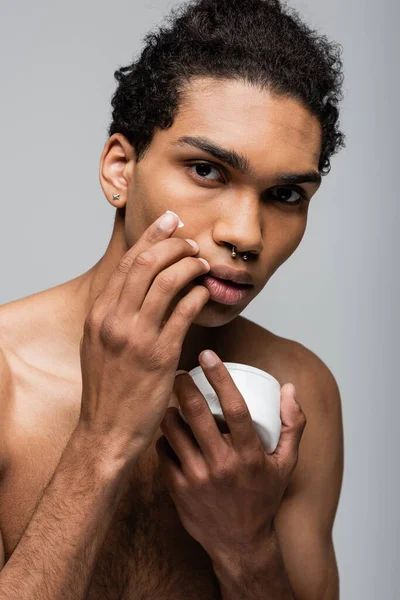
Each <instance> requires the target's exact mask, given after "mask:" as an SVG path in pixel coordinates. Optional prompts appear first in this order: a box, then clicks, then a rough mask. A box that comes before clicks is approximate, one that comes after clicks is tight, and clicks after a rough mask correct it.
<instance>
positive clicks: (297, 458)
mask: <svg viewBox="0 0 400 600" xmlns="http://www.w3.org/2000/svg"><path fill="white" fill-rule="evenodd" d="M116 77H117V79H118V81H119V86H118V89H117V91H116V93H115V95H114V98H113V107H114V111H113V121H112V124H111V126H110V130H109V133H110V137H109V139H108V141H107V143H106V145H105V147H104V149H103V153H102V156H101V162H100V182H101V185H102V189H103V191H104V194H105V197H106V198H107V200H108V201H109V202H110V203H111V205H112V206H113V207H115V208H116V209H117V212H116V217H115V224H114V229H113V233H112V237H111V241H110V243H109V245H108V248H107V250H106V252H105V254H104V256H103V257H102V258H101V259H100V260H99V262H98V263H97V264H95V265H94V266H93V267H92V268H91V269H90V270H89V271H87V272H86V273H84V274H83V275H80V276H79V277H77V278H75V279H73V280H71V281H68V282H66V283H63V284H61V285H58V286H56V287H54V288H52V289H49V290H45V291H43V292H40V293H38V294H34V295H33V296H29V297H27V298H23V299H20V300H18V301H15V302H11V303H9V304H7V305H4V306H2V307H1V311H0V332H1V333H0V339H1V353H0V358H1V360H0V363H1V377H0V397H1V403H0V406H1V415H2V419H1V438H0V439H1V446H0V448H1V456H0V459H1V473H2V476H1V486H0V528H1V532H2V540H3V546H4V550H3V561H2V563H3V565H4V566H3V568H2V570H1V572H0V600H5V599H7V600H8V599H11V598H14V599H15V598H18V599H19V600H25V599H28V598H29V599H33V598H40V599H41V600H50V599H54V598H63V599H68V600H70V599H83V598H88V599H89V600H95V599H97V600H103V599H106V598H110V599H111V598H113V599H114V598H124V599H132V600H133V599H135V600H138V599H139V598H140V599H141V598H143V599H144V598H146V599H154V600H155V599H157V600H163V599H167V598H168V599H174V600H183V599H184V598H193V599H196V600H205V599H207V600H210V599H211V598H215V599H217V598H223V599H224V600H227V599H229V600H237V599H239V598H240V599H242V598H249V599H254V600H257V599H261V598H263V599H264V598H274V599H275V598H277V599H278V598H279V599H281V598H285V599H288V598H291V599H293V598H296V599H297V600H303V599H304V600H311V599H318V600H322V599H323V600H333V599H337V598H338V595H339V591H338V590H339V581H338V571H337V565H336V560H335V553H334V548H333V544H332V526H333V522H334V518H335V514H336V509H337V505H338V501H339V495H340V488H341V482H342V472H343V435H342V421H341V402H340V395H339V390H338V386H337V384H336V381H335V379H334V377H333V375H332V373H331V372H330V370H329V369H328V367H327V366H326V365H325V364H324V363H323V361H322V360H321V359H319V358H318V357H317V356H316V355H315V354H314V353H312V352H311V351H310V350H308V349H306V348H305V347H304V346H303V345H301V344H299V343H296V342H294V341H292V340H289V339H284V338H282V337H280V336H278V335H276V334H274V333H272V332H270V331H268V330H266V329H264V328H262V327H260V326H258V325H256V324H254V323H252V322H251V321H249V320H247V319H245V318H243V317H241V316H240V313H241V312H242V311H243V310H244V308H245V307H246V306H247V305H248V304H249V303H250V302H251V300H252V299H253V298H255V297H256V296H257V295H258V294H259V293H260V292H261V291H262V289H263V288H264V286H265V285H266V283H267V281H268V280H269V279H270V277H271V276H272V275H273V273H274V272H275V271H276V270H277V269H278V268H279V266H280V265H281V264H283V263H284V262H285V261H286V260H287V259H288V258H289V257H290V256H291V255H292V254H293V252H294V251H295V250H296V248H297V247H298V245H299V244H300V242H301V240H302V237H303V235H304V233H305V228H306V222H307V214H308V210H309V207H310V201H311V198H312V197H313V196H314V195H315V194H316V192H317V189H318V187H319V185H320V181H321V175H323V174H325V173H327V172H328V171H329V165H330V163H329V159H330V157H331V156H332V154H333V153H334V152H336V151H337V150H338V149H339V147H340V146H341V145H343V135H342V134H341V133H340V131H339V130H338V128H337V124H338V121H337V119H338V111H337V103H338V100H339V98H340V84H341V79H342V78H341V72H340V59H339V52H338V50H337V47H336V46H335V45H333V44H329V43H328V42H327V41H326V39H324V38H322V37H319V36H318V35H317V34H316V33H315V32H312V31H311V30H309V29H308V28H307V27H306V26H305V25H304V24H303V23H302V22H301V21H300V19H299V18H298V17H297V16H296V14H295V13H292V14H289V12H288V10H286V12H285V11H284V10H283V9H282V8H281V7H280V4H279V2H272V1H271V2H263V1H262V0H247V1H246V0H219V1H218V2H215V1H214V0H202V1H200V2H197V3H196V2H194V3H192V4H189V5H187V6H185V7H184V8H183V9H182V10H181V11H180V12H178V14H177V15H176V18H175V20H174V21H173V22H172V25H171V27H170V29H167V28H163V29H161V30H160V31H159V33H157V34H151V35H149V36H148V37H147V38H146V46H145V49H144V51H143V53H142V55H141V57H140V59H139V60H138V61H137V62H135V63H133V65H131V66H130V67H126V68H122V69H120V70H119V71H118V72H117V74H116ZM166 211H170V212H172V213H175V214H176V215H178V216H179V218H180V219H181V221H182V222H183V224H184V225H183V226H181V227H178V219H177V218H176V217H173V216H172V223H170V225H169V227H168V226H167V225H166V224H164V226H163V227H162V226H161V225H160V222H161V221H160V218H162V215H164V213H166ZM167 214H169V213H167ZM169 216H170V217H171V215H169ZM187 239H189V240H191V241H192V244H191V243H188V242H187V241H185V240H187ZM193 241H194V245H193ZM199 258H202V259H203V262H202V261H200V260H198V259H199ZM204 259H205V261H204ZM207 263H208V264H207ZM217 265H218V266H220V267H221V269H222V270H219V271H218V270H216V266H217ZM210 267H211V270H210ZM232 270H234V271H232ZM232 272H233V275H232ZM207 273H210V274H209V275H207ZM213 274H214V275H215V277H213ZM235 275H239V276H240V275H241V276H242V278H243V279H242V282H243V281H245V283H247V286H245V285H241V286H239V285H235V284H233V283H232V282H231V283H230V284H229V283H225V284H223V283H221V281H220V280H219V278H224V277H225V278H227V279H231V278H232V277H235ZM291 294H292V296H293V306H294V308H295V302H296V300H295V297H296V292H295V290H293V291H292V292H291ZM206 349H207V350H209V351H211V352H209V353H208V357H209V358H210V357H211V358H214V359H215V360H216V364H214V366H211V365H207V364H206V362H205V358H206V354H207V353H205V352H203V351H204V350H206ZM199 361H200V364H201V365H202V367H203V369H204V372H205V373H206V376H207V378H208V379H209V381H210V382H211V383H212V385H213V387H214V389H215V390H216V391H217V393H218V396H219V398H220V401H221V405H222V407H223V409H224V414H225V417H226V422H227V426H228V429H226V430H224V431H220V430H219V429H218V428H217V426H216V424H215V421H214V420H213V418H212V416H211V414H210V412H209V410H208V409H207V405H206V403H205V401H204V399H203V398H202V396H201V394H199V393H198V390H197V388H196V387H195V386H194V384H193V382H192V380H191V378H190V376H189V375H188V374H187V373H184V374H182V375H177V376H176V379H175V375H176V371H177V370H184V371H189V370H190V369H192V368H193V367H195V366H197V364H198V362H199ZM222 361H233V362H239V363H245V364H248V365H252V366H254V367H258V368H261V369H263V370H264V371H266V372H268V373H270V374H272V375H273V376H274V377H275V378H276V379H277V380H278V381H279V382H280V384H281V386H282V387H281V420H282V431H281V437H280V441H279V445H278V448H277V450H276V451H275V453H273V454H272V455H267V454H266V453H265V452H264V451H263V449H262V447H261V445H260V441H259V439H258V437H257V435H256V434H255V430H254V428H253V426H252V422H251V419H250V417H249V414H248V411H247V409H246V405H245V403H244V402H243V398H242V397H241V396H240V394H239V392H238V390H237V388H236V386H235V385H234V384H233V382H232V380H231V378H230V377H229V374H228V373H227V371H226V369H225V367H224V365H223V364H222ZM296 400H297V402H296ZM179 404H180V405H181V407H182V410H183V413H184V414H185V416H186V418H187V421H188V423H189V425H186V424H185V423H184V422H183V420H182V419H181V418H180V416H179V413H178V406H179Z"/></svg>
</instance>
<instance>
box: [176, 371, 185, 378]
mask: <svg viewBox="0 0 400 600" xmlns="http://www.w3.org/2000/svg"><path fill="white" fill-rule="evenodd" d="M181 373H187V371H184V370H182V369H179V371H175V377H176V376H177V375H180V374H181Z"/></svg>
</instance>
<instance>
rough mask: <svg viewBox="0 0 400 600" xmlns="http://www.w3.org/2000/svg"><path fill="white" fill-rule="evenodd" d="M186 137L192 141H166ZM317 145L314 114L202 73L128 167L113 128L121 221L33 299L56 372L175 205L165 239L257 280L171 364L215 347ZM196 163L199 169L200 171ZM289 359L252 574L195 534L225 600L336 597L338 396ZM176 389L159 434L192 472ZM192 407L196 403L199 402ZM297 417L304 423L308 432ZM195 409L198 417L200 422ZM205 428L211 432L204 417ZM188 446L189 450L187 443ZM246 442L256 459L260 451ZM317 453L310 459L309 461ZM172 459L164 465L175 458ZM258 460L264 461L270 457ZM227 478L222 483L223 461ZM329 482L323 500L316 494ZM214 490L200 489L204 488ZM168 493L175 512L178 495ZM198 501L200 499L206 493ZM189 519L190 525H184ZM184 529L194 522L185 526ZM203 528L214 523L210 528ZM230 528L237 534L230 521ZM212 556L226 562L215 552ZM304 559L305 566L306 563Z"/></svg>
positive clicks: (213, 307) (109, 182)
mask: <svg viewBox="0 0 400 600" xmlns="http://www.w3.org/2000/svg"><path fill="white" fill-rule="evenodd" d="M221 107H223V110H221ZM189 136H190V137H191V138H192V140H191V145H190V144H188V143H185V144H182V143H179V144H178V143H177V142H178V140H181V139H182V138H184V137H186V138H187V137H189ZM193 138H196V139H197V142H196V143H197V146H198V144H199V141H201V143H203V145H204V142H205V141H207V143H208V144H209V149H211V144H213V145H214V150H215V146H218V147H219V148H223V149H225V150H231V151H236V152H237V153H240V154H241V155H242V157H245V158H246V161H247V167H248V169H247V172H246V173H245V172H243V170H242V167H243V166H246V165H240V164H238V163H237V162H236V163H234V164H233V165H232V164H229V163H228V162H226V161H224V160H222V159H221V158H216V156H214V155H213V154H211V153H210V152H206V151H205V150H204V149H202V150H201V149H199V147H194V146H193V143H194V140H193ZM199 138H200V140H199ZM186 141H187V140H186ZM320 150H321V127H320V124H319V122H318V119H317V118H316V117H314V116H313V115H312V114H310V113H309V111H308V110H307V109H306V108H305V107H304V106H303V105H302V104H301V103H299V102H298V101H296V100H293V99H290V98H285V97H274V96H271V95H270V94H269V93H267V92H266V91H262V90H259V89H258V88H255V87H250V86H249V85H248V84H245V83H243V82H233V81H227V82H216V81H214V80H212V79H199V80H194V81H192V82H191V84H190V86H189V88H188V90H187V94H186V95H185V96H184V97H183V98H182V101H181V105H180V109H179V111H178V114H177V116H176V118H175V121H174V124H173V126H172V127H171V128H169V129H167V130H165V131H164V130H161V131H157V132H156V133H155V136H154V139H153V141H152V143H151V146H150V148H149V151H148V153H147V154H146V156H145V158H144V159H143V160H142V161H140V162H139V163H136V160H135V153H134V149H133V148H132V146H131V145H130V143H129V142H128V141H127V140H126V138H124V136H122V135H120V134H115V135H113V136H112V137H111V138H110V139H109V140H108V141H107V143H106V145H105V147H104V149H103V152H102V156H101V161H100V183H101V186H102V188H103V191H104V194H105V196H106V198H107V200H108V201H109V202H110V203H111V204H112V205H113V206H114V207H123V206H125V207H126V216H125V220H122V219H121V218H119V217H118V216H117V218H116V221H115V225H114V230H113V234H112V238H111V240H110V243H109V246H108V248H107V250H106V252H105V254H104V256H103V257H102V258H101V260H100V261H99V262H98V263H97V264H96V265H95V266H94V267H93V268H92V269H90V270H89V271H87V272H86V273H84V274H83V275H81V276H80V277H77V278H76V279H74V280H72V281H69V282H67V283H65V284H63V285H62V286H59V287H58V288H56V289H55V290H54V291H52V290H49V291H48V292H46V293H48V295H47V296H46V298H47V299H45V298H43V301H42V306H44V305H45V303H46V302H48V305H49V306H51V308H52V310H51V313H50V312H49V314H50V317H49V319H50V322H49V327H50V326H51V333H52V336H51V339H63V341H64V345H63V351H62V364H63V369H66V371H67V372H69V373H76V374H78V373H79V351H78V349H79V343H80V340H81V336H82V327H83V323H84V320H85V318H86V316H87V314H88V312H89V311H90V309H91V307H92V305H93V302H94V300H95V299H96V297H97V296H98V294H99V293H100V292H101V291H102V290H103V289H104V287H105V285H106V284H107V282H108V280H109V278H110V275H111V273H112V271H113V270H114V269H115V267H116V265H117V264H118V262H119V261H120V260H121V258H122V257H123V255H124V254H125V253H126V252H127V250H128V249H129V248H131V247H132V246H133V245H134V244H135V243H136V241H137V240H138V238H139V237H140V235H141V234H142V233H143V231H144V230H145V229H146V228H147V227H149V226H150V224H151V223H152V222H153V221H155V220H156V218H157V217H158V216H160V215H161V214H162V213H163V212H165V211H166V210H171V211H174V212H175V213H177V214H178V215H179V217H180V218H181V220H182V221H183V222H184V224H185V227H184V228H182V229H177V230H176V231H175V234H174V235H175V236H176V237H182V238H191V239H194V240H196V242H197V243H198V245H199V248H200V250H199V254H198V256H200V257H203V258H205V259H207V260H208V262H209V263H210V264H211V266H212V265H214V264H227V263H228V264H230V266H237V267H238V268H241V269H247V270H248V271H249V272H250V273H251V275H252V276H253V279H254V284H255V285H254V288H253V289H252V292H251V294H249V295H248V297H247V298H246V299H245V302H242V303H240V304H238V305H233V306H227V305H222V304H217V303H215V302H209V303H207V304H206V305H205V306H204V308H203V309H202V311H201V313H200V314H199V315H198V316H197V317H196V319H195V321H194V323H193V325H192V326H191V328H190V330H189V332H188V334H187V336H186V339H185V342H184V345H183V351H182V355H181V359H180V362H179V367H178V368H179V369H185V370H190V369H191V368H193V367H195V366H197V364H198V361H199V352H200V351H201V350H203V349H204V348H214V347H215V343H216V339H217V336H218V335H219V328H220V327H223V326H224V325H227V324H229V323H231V322H233V321H234V320H235V319H236V318H237V317H238V316H239V314H240V313H241V312H242V311H243V310H244V309H245V307H246V306H247V305H248V304H249V303H250V302H251V301H252V300H253V299H254V298H255V297H256V296H257V295H258V294H259V293H260V292H261V291H262V289H263V288H264V286H265V285H266V283H267V282H268V280H269V279H270V277H272V275H273V273H274V272H275V271H276V270H277V269H278V268H279V266H281V265H282V264H283V263H284V262H285V261H286V260H287V259H288V258H289V257H290V256H291V255H292V254H293V252H294V251H295V250H296V248H297V247H298V245H299V244H300V242H301V240H302V238H303V235H304V233H305V229H306V224H307V215H308V210H309V206H310V200H311V198H312V196H313V195H314V194H315V193H316V191H317V189H318V185H319V183H318V177H317V175H318V160H319V155H320ZM194 163H202V165H203V166H202V168H201V169H199V171H197V169H196V168H195V167H194ZM204 163H207V164H208V167H207V165H205V164H204ZM211 163H212V164H211ZM283 174H285V175H287V174H291V175H298V174H307V177H305V179H306V181H303V182H301V183H297V184H296V185H295V184H293V185H288V183H287V180H284V179H283V178H282V175H283ZM117 193H118V194H119V199H118V200H115V199H113V195H114V194H117ZM302 195H304V198H302V197H301V196H302ZM282 199H285V200H287V202H284V201H283V200H282ZM289 202H293V203H294V204H293V205H290V204H289ZM231 245H234V246H236V248H237V251H238V252H239V253H240V252H245V251H247V252H252V253H254V254H255V255H256V259H255V260H251V261H248V262H247V263H245V262H243V261H242V260H240V264H239V265H235V264H234V263H233V262H232V259H231V258H230V248H231ZM191 286H192V284H189V285H188V286H187V287H186V288H185V290H182V292H181V293H180V294H179V295H178V296H177V298H176V302H178V301H179V299H180V298H182V297H183V296H184V294H185V292H187V291H188V290H189V289H190V288H191ZM176 302H175V304H176ZM172 308H173V307H171V309H172ZM60 317H61V318H60ZM52 319H54V321H51V320H52ZM48 338H49V339H50V336H48ZM50 343H53V342H50ZM54 343H55V342H54ZM46 351H48V347H47V348H46ZM53 355H54V356H56V355H55V353H53ZM299 364H300V365H302V369H301V370H299V369H298V365H299ZM293 365H294V366H295V361H293ZM294 366H293V371H292V372H290V369H286V370H285V375H284V376H285V381H288V382H289V381H290V382H292V383H293V384H294V387H295V390H296V396H297V398H298V400H299V402H300V406H301V408H298V407H297V406H296V405H295V404H293V403H292V404H290V403H291V400H292V397H293V389H292V388H293V386H291V385H290V384H286V385H284V386H283V387H282V390H281V418H282V421H283V422H284V423H285V420H286V425H285V426H286V427H287V428H288V430H285V431H288V433H289V436H290V435H292V439H293V440H294V441H293V444H292V446H291V448H290V450H288V453H287V456H286V471H285V473H286V475H285V478H284V479H283V480H282V482H281V483H282V485H281V487H279V489H278V488H277V491H276V493H275V495H274V497H273V499H272V500H271V502H270V504H268V503H266V504H265V511H266V513H265V514H264V513H262V514H261V512H260V513H259V514H258V517H259V519H260V520H262V519H263V517H266V523H267V526H266V528H265V529H263V528H261V530H262V535H260V536H254V537H253V538H252V541H251V542H249V547H250V548H251V554H252V556H253V557H254V556H257V560H256V562H255V564H256V566H257V573H252V572H250V571H249V568H250V567H249V564H247V563H243V565H242V569H241V578H242V581H237V580H235V578H234V577H232V568H231V565H232V564H236V562H237V554H235V555H232V556H227V555H226V552H224V553H221V552H220V551H219V550H220V549H218V551H216V552H215V553H214V552H213V543H212V542H213V540H212V539H209V540H207V539H205V538H204V539H203V538H202V540H201V541H200V540H199V541H200V543H202V545H203V547H204V548H205V549H206V551H207V552H208V553H209V555H210V557H212V559H213V562H215V565H214V566H215V568H216V570H217V572H218V574H219V576H220V581H221V583H222V582H223V586H224V590H225V591H224V593H225V595H224V599H225V598H226V599H228V598H229V600H230V599H232V600H233V599H236V598H239V597H240V594H242V593H243V591H242V589H241V587H240V586H241V585H246V586H248V585H249V584H248V581H247V580H246V578H248V579H249V580H254V579H258V583H257V582H256V585H259V589H262V590H263V591H265V589H266V587H265V586H266V582H265V580H264V579H263V578H264V577H265V574H267V575H268V577H267V580H268V581H272V580H274V581H275V584H274V585H276V587H275V588H274V590H278V589H279V590H281V591H282V590H284V592H282V594H283V593H285V594H286V595H285V596H284V595H281V596H279V595H275V596H273V597H277V598H278V597H282V598H283V597H285V598H286V597H287V598H291V597H296V598H297V599H300V598H305V599H307V600H311V598H319V599H321V598H323V599H324V600H335V599H336V598H337V597H338V575H337V567H336V561H335V556H334V551H333V545H332V538H331V529H332V525H333V520H334V516H335V511H336V507H337V503H338V499H339V492H340V484H341V477H342V439H341V435H342V430H341V415H340V398H339V395H338V391H337V387H336V384H335V381H334V379H333V377H332V375H331V374H330V372H329V370H328V369H327V368H326V367H325V366H324V365H323V363H322V361H319V359H317V358H316V357H315V356H314V355H312V353H309V352H307V351H304V353H303V351H302V352H301V356H299V357H297V355H296V369H295V368H294ZM277 368H278V367H277ZM185 379H186V382H185ZM176 386H178V387H177V388H176V392H177V393H176V396H175V397H171V402H170V407H171V408H169V409H168V411H167V413H166V415H165V419H164V421H163V424H162V429H163V433H164V435H165V438H168V440H169V442H170V443H171V445H174V444H186V447H187V448H188V447H189V448H191V451H192V455H191V458H190V455H187V457H189V458H187V461H186V468H187V469H190V466H191V464H193V456H194V455H193V450H194V448H195V446H193V438H191V437H190V436H189V437H187V433H188V430H187V428H186V429H185V428H184V427H182V422H181V421H179V419H177V415H176V407H177V401H178V400H179V401H180V402H181V403H182V405H184V404H185V402H186V400H185V398H186V395H187V394H188V393H189V391H190V380H189V378H187V375H185V376H182V377H179V378H178V379H177V382H176ZM234 393H235V392H234V389H233V388H232V386H231V387H230V388H229V387H226V384H225V392H224V395H225V397H226V398H227V403H228V402H229V401H232V398H234ZM198 402H200V404H201V398H200V399H198ZM289 404H290V407H289ZM285 407H286V408H285ZM303 413H304V414H305V416H306V417H307V426H306V427H305V429H304V426H305V418H304V414H303ZM206 414H207V413H206V412H205V413H204V412H203V417H202V418H203V419H204V418H205V415H206ZM171 415H172V416H173V419H175V420H173V419H171ZM294 415H295V416H294ZM200 421H201V419H199V421H198V424H197V425H196V423H195V422H194V421H192V423H193V430H195V429H196V427H197V428H198V430H199V431H200V428H201V427H202V426H205V425H204V424H205V421H204V423H203V425H202V424H201V422H200ZM208 425H209V426H211V421H210V420H208ZM246 427H247V432H249V431H251V423H250V422H249V421H248V420H247V424H246ZM303 430H304V433H303ZM214 433H215V436H214V440H215V443H217V440H219V442H221V439H224V438H222V435H221V433H220V432H218V430H216V431H215V430H214ZM216 434H218V435H219V436H220V437H217V435H216ZM185 436H186V437H185ZM283 438H284V436H283ZM300 439H301V445H300V448H299V444H300ZM179 440H180V441H179ZM189 442H190V443H192V446H188V444H189ZM255 442H256V440H255V439H254V437H253V443H255ZM222 447H223V446H221V445H220V447H219V448H220V449H221V448H222ZM255 447H256V446H255V445H254V446H253V449H254V450H255ZM257 448H258V457H260V456H261V452H260V447H259V446H258V447H257ZM158 449H159V451H160V458H161V460H162V447H161V446H158ZM164 449H165V454H164V456H165V457H167V456H168V452H169V455H170V456H171V454H170V449H168V447H167V446H164ZM177 449H178V448H177ZM332 449H334V451H333V450H332ZM317 452H318V456H320V457H321V459H320V460H317V461H316V460H315V456H316V453H317ZM297 455H298V461H297ZM169 464H170V467H171V464H172V463H169ZM232 464H233V463H231V467H232ZM258 464H259V466H260V465H261V463H260V462H259V463H258ZM263 464H264V467H265V465H266V464H267V463H266V462H265V463H263ZM166 465H167V462H164V474H165V478H166V480H167V481H168V482H169V487H170V491H171V495H172V493H173V490H174V483H173V479H172V477H170V478H169V479H168V467H167V466H166ZM260 468H261V466H260ZM169 472H170V471H169ZM170 473H171V472H170ZM260 473H261V472H260ZM230 476H231V477H233V471H232V469H231V472H230ZM176 480H177V472H175V481H176ZM268 485H270V482H269V484H268V482H267V481H265V494H266V495H268ZM327 489H330V490H331V494H326V490H327ZM214 491H215V490H209V493H210V494H211V493H214ZM176 500H177V502H176V504H177V509H178V511H179V502H178V498H177V497H176ZM204 504H205V505H207V498H206V497H205V498H204ZM197 508H198V507H197ZM263 510H264V509H263ZM182 514H183V513H182ZM183 521H184V519H183ZM272 523H273V528H274V531H275V533H276V535H274V537H273V538H272V537H270V535H269V533H270V531H271V525H272ZM183 524H184V525H185V522H184V523H183ZM186 524H187V526H188V529H189V530H190V525H189V521H186ZM191 525H192V527H194V526H195V523H194V522H192V524H191ZM209 529H210V531H211V530H212V526H211V527H210V528H209ZM231 529H232V530H234V529H235V523H231ZM257 531H258V529H257ZM192 533H194V530H193V529H192ZM264 533H265V535H264ZM241 534H243V531H242V532H241ZM194 537H195V536H194ZM250 538H251V535H250V533H249V540H250ZM305 549H306V554H307V558H305ZM242 550H243V548H241V552H242ZM222 554H224V556H225V558H226V560H222V558H221V555H222ZM214 559H215V561H214ZM253 562H254V561H253ZM310 564H311V565H312V569H309V566H310ZM255 575H257V577H255ZM246 589H248V587H247V588H246ZM254 589H255V588H254ZM271 589H272V588H271ZM248 593H250V592H248ZM251 593H252V594H253V595H252V596H249V597H253V598H257V597H258V596H256V593H258V592H256V591H251ZM262 593H264V592H262ZM277 593H278V592H277ZM279 593H281V592H279ZM290 594H292V595H290Z"/></svg>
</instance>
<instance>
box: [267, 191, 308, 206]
mask: <svg viewBox="0 0 400 600" xmlns="http://www.w3.org/2000/svg"><path fill="white" fill-rule="evenodd" d="M270 193H271V194H272V196H273V197H274V198H275V199H276V200H278V202H283V203H285V204H295V205H297V204H300V203H301V202H302V200H307V197H306V195H305V194H301V193H300V192H298V191H297V190H293V189H292V188H284V187H279V188H275V189H273V190H271V191H270Z"/></svg>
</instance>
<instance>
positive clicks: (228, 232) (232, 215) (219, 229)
mask: <svg viewBox="0 0 400 600" xmlns="http://www.w3.org/2000/svg"><path fill="white" fill-rule="evenodd" d="M214 237H215V239H216V241H217V242H218V243H221V244H222V243H225V244H228V245H230V246H235V248H236V251H237V252H254V253H257V254H260V252H261V251H262V248H263V238H262V221H261V215H260V210H259V207H258V205H257V206H255V205H254V203H249V202H248V203H246V204H242V205H241V206H238V207H237V208H235V209H233V208H232V209H230V210H228V211H227V213H224V215H221V217H220V219H219V220H218V221H217V223H216V225H215V227H214Z"/></svg>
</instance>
